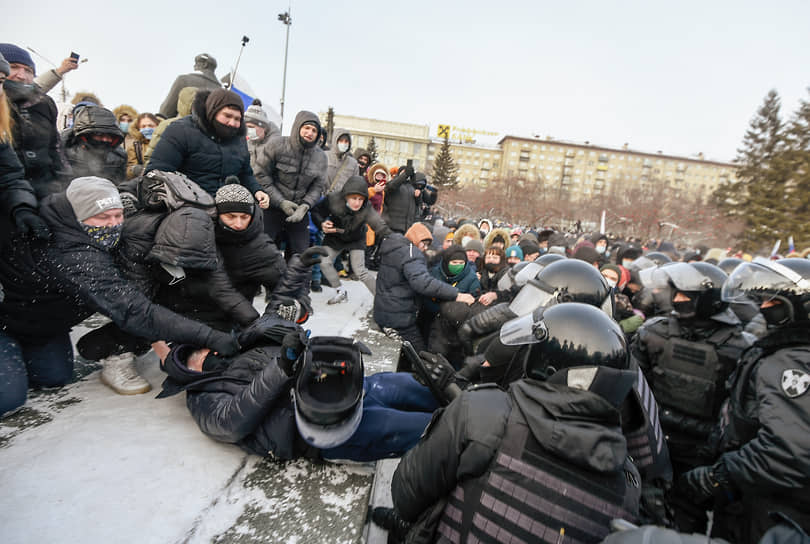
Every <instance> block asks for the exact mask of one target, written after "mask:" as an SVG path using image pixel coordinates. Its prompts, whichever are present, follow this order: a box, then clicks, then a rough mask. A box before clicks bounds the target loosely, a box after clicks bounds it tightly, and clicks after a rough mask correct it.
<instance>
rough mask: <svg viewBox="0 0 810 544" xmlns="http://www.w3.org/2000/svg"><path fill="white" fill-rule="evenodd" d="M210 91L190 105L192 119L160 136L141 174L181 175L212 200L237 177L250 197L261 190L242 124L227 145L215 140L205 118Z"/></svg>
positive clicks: (183, 119)
mask: <svg viewBox="0 0 810 544" xmlns="http://www.w3.org/2000/svg"><path fill="white" fill-rule="evenodd" d="M209 94H211V91H210V90H205V91H198V92H197V94H196V95H195V96H194V103H193V104H192V105H191V115H188V116H186V117H183V118H182V119H178V120H177V121H175V122H173V123H172V124H171V125H169V126H168V127H167V128H166V130H165V131H164V132H163V136H161V138H160V141H159V142H158V144H157V146H156V147H155V150H154V151H153V152H152V157H151V158H150V159H149V164H147V165H146V170H145V172H144V173H147V172H150V171H152V170H163V171H165V172H175V171H176V172H182V173H183V174H185V175H187V176H188V177H189V178H191V179H192V180H193V181H194V182H196V183H197V184H198V185H199V186H200V187H202V188H203V189H205V190H206V191H208V193H209V194H211V195H212V196H213V195H215V194H216V192H217V189H219V188H220V187H222V186H223V185H227V184H228V183H230V181H226V180H225V178H227V177H228V176H236V177H237V178H239V183H241V184H242V185H244V186H245V187H246V188H247V189H248V190H249V191H250V194H256V191H261V190H262V187H261V185H259V183H258V182H257V181H256V178H255V177H253V169H252V168H251V167H250V154H249V153H248V148H247V143H246V142H245V134H246V133H247V128H246V127H245V123H244V121H243V122H242V125H241V126H240V127H239V131H238V133H237V135H236V136H234V137H233V138H231V139H230V140H227V141H221V140H220V139H219V138H217V136H216V133H215V132H214V129H213V127H212V126H211V125H210V124H209V122H208V120H207V117H206V115H205V101H206V99H207V98H208V95H209Z"/></svg>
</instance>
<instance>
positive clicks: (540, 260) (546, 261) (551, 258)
mask: <svg viewBox="0 0 810 544" xmlns="http://www.w3.org/2000/svg"><path fill="white" fill-rule="evenodd" d="M563 259H565V255H557V254H556V253H546V254H545V255H540V256H539V257H537V258H536V259H535V260H534V262H536V263H537V264H539V265H540V266H542V267H543V268H545V267H547V266H548V265H550V264H551V263H556V262H557V261H562V260H563Z"/></svg>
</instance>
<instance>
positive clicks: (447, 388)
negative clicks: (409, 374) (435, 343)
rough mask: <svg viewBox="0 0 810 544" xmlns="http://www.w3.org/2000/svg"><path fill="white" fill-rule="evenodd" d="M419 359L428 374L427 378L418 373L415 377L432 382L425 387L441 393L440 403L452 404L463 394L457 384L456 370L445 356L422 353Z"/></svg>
mask: <svg viewBox="0 0 810 544" xmlns="http://www.w3.org/2000/svg"><path fill="white" fill-rule="evenodd" d="M419 359H421V361H422V368H424V369H425V371H426V372H427V376H421V375H420V373H417V374H415V376H414V377H416V378H419V377H421V378H422V379H428V380H430V382H431V384H425V385H427V386H428V387H430V389H431V390H434V391H440V392H441V397H442V398H439V399H437V400H438V401H439V402H441V403H442V404H450V403H451V402H452V401H453V400H454V399H455V398H456V397H458V396H459V395H460V394H461V388H459V387H458V386H457V385H456V383H455V378H456V369H455V368H453V365H451V364H450V362H449V361H448V360H447V359H445V357H444V355H441V354H439V353H435V354H434V353H429V352H427V351H420V352H419Z"/></svg>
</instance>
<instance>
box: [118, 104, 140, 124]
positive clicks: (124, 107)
mask: <svg viewBox="0 0 810 544" xmlns="http://www.w3.org/2000/svg"><path fill="white" fill-rule="evenodd" d="M112 111H113V113H114V114H115V120H116V121H118V120H119V119H120V118H121V116H122V115H124V114H125V113H126V114H127V115H129V116H130V117H132V123H133V124H134V123H135V119H137V118H138V112H137V111H136V110H135V108H133V107H132V106H130V105H129V104H121V105H120V106H118V107H117V108H115V109H114V110H112Z"/></svg>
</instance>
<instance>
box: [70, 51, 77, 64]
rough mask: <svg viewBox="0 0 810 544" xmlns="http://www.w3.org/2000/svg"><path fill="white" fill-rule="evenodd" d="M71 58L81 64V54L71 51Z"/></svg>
mask: <svg viewBox="0 0 810 544" xmlns="http://www.w3.org/2000/svg"><path fill="white" fill-rule="evenodd" d="M70 58H72V59H73V60H75V61H76V62H79V54H78V53H75V52H73V51H71V52H70Z"/></svg>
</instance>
